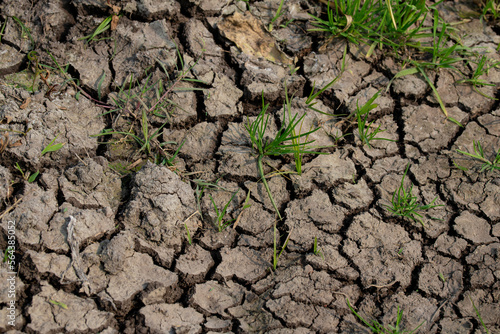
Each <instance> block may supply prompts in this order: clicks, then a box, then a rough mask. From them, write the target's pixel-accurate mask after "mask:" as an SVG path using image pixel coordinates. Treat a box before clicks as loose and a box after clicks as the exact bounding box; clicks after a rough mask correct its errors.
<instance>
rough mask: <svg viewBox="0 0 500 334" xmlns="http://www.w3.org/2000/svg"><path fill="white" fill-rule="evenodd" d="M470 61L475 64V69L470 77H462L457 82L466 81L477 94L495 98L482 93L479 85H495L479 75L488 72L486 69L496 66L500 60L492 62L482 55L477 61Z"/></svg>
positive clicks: (499, 63)
mask: <svg viewBox="0 0 500 334" xmlns="http://www.w3.org/2000/svg"><path fill="white" fill-rule="evenodd" d="M472 63H474V65H476V69H475V70H474V72H473V73H472V75H471V77H470V78H468V79H462V80H458V81H457V83H459V84H460V83H468V84H471V85H472V88H473V89H474V90H475V91H476V92H477V93H479V94H481V95H482V96H484V97H486V98H488V99H492V100H497V99H496V98H494V97H493V96H489V95H487V94H485V93H483V92H482V91H481V90H480V89H479V87H483V86H490V87H495V85H494V84H492V83H488V82H486V81H484V80H482V79H480V77H481V76H483V75H485V74H488V71H489V70H490V69H491V68H493V67H498V65H500V62H492V61H491V60H489V59H488V58H487V57H486V56H485V55H482V56H481V57H480V58H479V60H478V61H475V62H474V61H472Z"/></svg>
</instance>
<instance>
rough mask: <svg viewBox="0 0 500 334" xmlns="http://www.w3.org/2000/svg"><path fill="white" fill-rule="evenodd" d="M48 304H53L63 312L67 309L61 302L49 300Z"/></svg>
mask: <svg viewBox="0 0 500 334" xmlns="http://www.w3.org/2000/svg"><path fill="white" fill-rule="evenodd" d="M49 303H51V304H53V305H56V306H59V307H61V308H63V309H65V310H67V309H68V305H66V304H64V303H61V302H58V301H56V300H52V299H49Z"/></svg>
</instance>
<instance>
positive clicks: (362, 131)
mask: <svg viewBox="0 0 500 334" xmlns="http://www.w3.org/2000/svg"><path fill="white" fill-rule="evenodd" d="M379 94H380V91H378V92H377V93H375V94H374V95H373V96H372V97H371V98H370V99H369V100H368V101H367V102H366V103H365V104H364V105H363V106H362V107H361V108H360V107H359V105H358V102H356V118H357V120H358V131H359V138H360V139H361V141H362V142H363V144H366V145H368V148H371V146H370V142H371V141H372V140H386V141H392V142H395V141H396V140H393V139H388V138H378V137H375V136H376V135H377V134H379V133H380V132H384V131H385V130H381V129H380V125H379V126H378V127H377V128H376V129H374V130H371V129H372V126H373V122H375V120H373V121H371V122H370V123H368V124H367V121H368V114H369V113H370V111H371V110H373V109H375V108H376V107H377V106H378V105H377V104H374V103H373V102H374V101H375V100H376V99H377V98H378V97H379Z"/></svg>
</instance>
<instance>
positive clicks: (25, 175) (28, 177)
mask: <svg viewBox="0 0 500 334" xmlns="http://www.w3.org/2000/svg"><path fill="white" fill-rule="evenodd" d="M14 168H16V169H17V170H18V171H19V172H20V173H21V176H22V177H23V179H24V180H25V181H28V183H33V182H35V180H36V178H37V177H38V174H40V171H36V172H35V173H33V174H31V175H30V172H26V173H24V172H23V169H22V168H21V166H19V163H17V162H16V165H15V166H14Z"/></svg>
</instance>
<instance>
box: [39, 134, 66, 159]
mask: <svg viewBox="0 0 500 334" xmlns="http://www.w3.org/2000/svg"><path fill="white" fill-rule="evenodd" d="M57 137H59V135H57V136H56V137H55V138H54V139H52V141H51V142H50V143H49V145H47V146H46V147H45V148H44V149H43V151H42V153H41V154H40V156H43V155H44V154H46V153H49V152H55V151H58V150H60V149H61V148H62V147H63V146H64V143H59V144H54V142H55V141H56V139H57Z"/></svg>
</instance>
